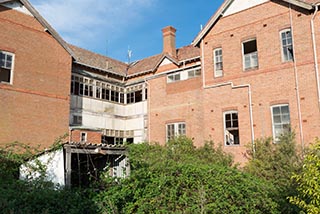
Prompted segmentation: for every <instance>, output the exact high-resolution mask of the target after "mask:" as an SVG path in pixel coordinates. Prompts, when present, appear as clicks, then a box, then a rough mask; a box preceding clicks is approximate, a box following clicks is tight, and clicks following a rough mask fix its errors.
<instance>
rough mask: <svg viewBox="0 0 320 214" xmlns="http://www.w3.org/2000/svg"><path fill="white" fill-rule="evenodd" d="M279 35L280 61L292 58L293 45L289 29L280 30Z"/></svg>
mask: <svg viewBox="0 0 320 214" xmlns="http://www.w3.org/2000/svg"><path fill="white" fill-rule="evenodd" d="M280 35H281V48H282V61H284V62H287V61H292V60H293V45H292V34H291V29H286V30H283V31H281V32H280Z"/></svg>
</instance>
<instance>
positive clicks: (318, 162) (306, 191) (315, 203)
mask: <svg viewBox="0 0 320 214" xmlns="http://www.w3.org/2000/svg"><path fill="white" fill-rule="evenodd" d="M292 179H293V181H294V182H296V183H297V184H298V187H297V190H298V193H299V194H298V196H291V197H289V200H290V202H291V203H292V204H295V205H297V206H298V207H300V208H301V209H303V210H304V211H305V212H306V213H309V214H317V213H320V140H319V139H317V140H316V143H315V144H314V145H312V146H311V148H310V150H309V151H308V152H307V154H306V156H305V158H304V161H303V168H302V171H301V173H296V174H294V175H293V176H292Z"/></svg>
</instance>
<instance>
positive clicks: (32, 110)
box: [0, 0, 320, 163]
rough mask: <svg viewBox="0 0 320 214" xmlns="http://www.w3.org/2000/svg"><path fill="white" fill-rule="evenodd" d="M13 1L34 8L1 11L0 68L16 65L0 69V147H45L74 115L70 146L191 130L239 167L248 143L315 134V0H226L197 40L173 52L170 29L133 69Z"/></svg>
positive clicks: (309, 138)
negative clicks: (72, 41)
mask: <svg viewBox="0 0 320 214" xmlns="http://www.w3.org/2000/svg"><path fill="white" fill-rule="evenodd" d="M3 2H7V1H3ZM9 2H11V1H9ZM20 2H21V3H23V5H25V7H26V8H27V9H28V11H29V12H30V11H31V15H30V14H25V13H23V12H21V11H16V10H14V9H8V5H7V6H6V7H1V12H0V25H1V26H0V28H1V29H12V30H7V31H5V33H3V34H2V35H0V38H1V39H0V50H1V51H2V52H1V53H3V54H2V58H1V59H2V68H1V69H2V70H1V72H3V70H4V71H5V72H7V73H8V70H9V71H11V72H10V75H11V76H10V77H8V75H3V74H2V75H0V76H1V78H2V80H1V83H0V97H1V100H6V102H5V105H1V107H0V108H1V111H0V112H1V113H0V114H1V115H0V116H1V130H4V131H3V132H2V133H1V134H0V139H1V141H3V142H8V141H13V140H19V141H23V142H30V141H32V142H43V141H44V140H45V139H49V140H45V141H46V142H48V143H51V142H52V139H54V138H55V137H57V136H60V135H61V134H63V133H64V132H66V131H65V130H68V122H69V123H70V127H69V129H70V134H71V135H70V138H71V141H81V142H83V143H93V144H95V145H100V144H103V145H106V144H107V145H119V144H120V145H121V144H123V143H124V142H126V141H127V142H134V143H139V142H141V141H144V140H148V141H157V142H159V143H161V144H165V142H166V141H167V140H169V139H171V138H173V137H176V136H178V135H186V136H188V137H190V138H192V139H193V140H194V142H195V145H197V146H200V145H203V144H204V142H205V141H206V140H213V141H214V142H215V145H219V146H221V147H222V148H223V149H224V150H225V151H226V152H228V153H232V154H233V155H234V156H235V160H236V161H237V162H240V163H243V162H245V161H246V157H245V155H246V150H247V149H248V146H250V145H251V146H252V145H253V144H254V140H255V139H258V138H263V137H269V136H273V139H274V142H277V140H278V138H279V136H280V135H281V134H283V133H285V132H288V131H289V130H294V131H295V132H296V134H297V142H298V144H299V145H300V146H301V147H305V146H306V145H307V144H308V143H311V142H313V140H314V139H315V138H316V137H317V136H320V102H319V101H320V92H319V91H320V84H319V79H320V78H319V68H318V67H319V66H318V64H319V57H318V53H320V50H319V48H320V45H319V44H318V42H319V41H320V39H319V38H320V35H319V34H320V32H319V30H318V29H319V26H320V21H319V14H318V6H317V4H316V1H314V0H305V1H302V0H299V1H298V0H252V1H241V0H234V1H232V0H226V1H225V2H224V3H223V4H222V5H221V7H220V8H219V9H218V11H217V12H216V13H215V14H214V15H213V16H212V18H211V19H210V20H209V21H208V23H207V25H206V26H205V27H204V28H203V30H202V31H201V32H199V34H198V35H197V36H196V38H195V39H194V41H193V43H192V45H189V46H185V47H181V48H176V46H175V33H176V30H175V29H174V28H173V27H166V28H164V29H163V30H162V33H163V46H164V47H163V52H162V53H160V54H158V55H155V56H151V57H148V58H145V59H142V60H138V61H136V62H133V63H130V64H126V63H123V62H119V61H117V60H114V59H111V58H109V57H105V56H102V55H99V54H95V53H92V52H90V51H87V50H84V49H82V48H79V47H75V46H72V45H66V44H65V43H64V42H63V40H62V39H61V38H60V37H59V36H58V35H57V34H56V33H55V32H54V30H53V29H52V28H50V26H48V24H47V23H46V22H45V21H44V20H43V19H42V18H41V17H40V16H39V15H38V13H36V12H35V11H34V9H33V8H32V7H31V5H30V4H28V2H27V1H20ZM9 8H10V7H9ZM21 35H28V36H21ZM1 41H3V42H1ZM8 41H9V42H8ZM36 41H37V42H36ZM49 50H50V51H49ZM52 50H54V51H52ZM3 56H5V57H3ZM8 57H9V58H8ZM10 57H11V58H10ZM30 62H32V63H30ZM10 63H11V64H10ZM71 64H72V65H71ZM11 65H12V66H11ZM26 80H27V81H26ZM70 85H71V87H70ZM69 95H70V105H69ZM69 113H70V114H69ZM35 133H36V134H35Z"/></svg>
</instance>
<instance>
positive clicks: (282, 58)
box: [279, 28, 294, 62]
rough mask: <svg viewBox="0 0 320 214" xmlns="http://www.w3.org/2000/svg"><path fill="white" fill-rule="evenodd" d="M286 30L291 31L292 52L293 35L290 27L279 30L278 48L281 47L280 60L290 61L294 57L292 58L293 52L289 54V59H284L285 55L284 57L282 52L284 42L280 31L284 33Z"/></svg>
mask: <svg viewBox="0 0 320 214" xmlns="http://www.w3.org/2000/svg"><path fill="white" fill-rule="evenodd" d="M288 31H290V33H291V46H292V52H293V35H292V30H291V28H286V29H283V30H281V31H279V36H280V48H281V61H282V62H292V61H293V60H294V58H293V53H292V54H291V59H288V60H286V59H285V57H284V52H283V46H284V44H283V41H282V40H283V38H282V33H285V32H288Z"/></svg>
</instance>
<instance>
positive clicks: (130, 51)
mask: <svg viewBox="0 0 320 214" xmlns="http://www.w3.org/2000/svg"><path fill="white" fill-rule="evenodd" d="M127 54H128V55H127V57H128V64H130V62H131V57H132V50H130V46H128V53H127Z"/></svg>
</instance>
